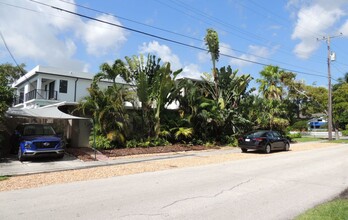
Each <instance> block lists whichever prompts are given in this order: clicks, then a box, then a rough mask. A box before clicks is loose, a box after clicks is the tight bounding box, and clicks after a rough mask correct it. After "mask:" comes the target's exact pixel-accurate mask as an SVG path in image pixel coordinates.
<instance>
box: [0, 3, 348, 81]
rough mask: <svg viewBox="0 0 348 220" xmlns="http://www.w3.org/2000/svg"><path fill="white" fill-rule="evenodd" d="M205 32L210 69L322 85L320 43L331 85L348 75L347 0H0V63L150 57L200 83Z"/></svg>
mask: <svg viewBox="0 0 348 220" xmlns="http://www.w3.org/2000/svg"><path fill="white" fill-rule="evenodd" d="M208 28H212V29H214V30H215V31H216V32H217V33H218V35H219V43H220V58H219V61H218V63H217V67H219V68H220V67H223V66H228V65H230V66H231V67H232V69H233V70H238V74H250V75H251V76H252V77H253V78H254V79H258V78H260V74H259V73H260V71H262V69H263V68H264V67H265V66H266V65H276V66H279V67H280V68H282V69H285V70H288V71H292V72H294V73H296V75H297V76H296V80H299V81H304V82H305V83H306V84H308V85H317V86H327V85H328V78H327V76H328V65H327V57H328V48H327V38H328V37H330V46H331V50H332V52H334V53H335V54H336V60H335V61H332V62H331V68H330V70H331V75H332V83H336V82H337V81H336V80H337V79H338V78H339V77H343V75H344V74H345V73H346V72H348V54H347V51H348V41H347V40H348V0H333V1H327V0H277V1H275V0H263V1H257V0H215V1H211V0H113V1H105V0H99V1H96V0H95V1H92V0H75V1H74V0H45V1H44V0H32V1H30V0H0V31H1V35H2V38H1V39H0V63H1V64H2V63H11V64H14V65H15V61H14V59H15V60H16V62H17V63H19V64H21V63H24V64H25V65H26V70H27V71H29V70H31V69H32V68H34V67H35V66H37V65H43V66H50V67H56V68H62V69H65V70H70V71H85V72H90V73H92V74H95V73H97V72H99V66H100V65H101V64H102V63H104V62H108V63H112V62H113V61H114V60H116V59H122V60H123V61H125V57H126V56H129V57H131V56H134V55H136V56H139V55H140V54H143V55H145V56H147V55H148V54H153V55H156V57H159V58H161V62H162V64H163V63H164V62H170V64H171V68H172V69H173V70H177V69H180V68H182V69H183V71H182V73H181V77H189V78H200V76H201V74H202V73H205V72H207V73H210V72H211V69H212V63H211V60H210V55H209V54H208V53H207V51H206V49H207V48H206V45H205V42H204V37H205V35H206V31H207V29H208ZM5 43H6V44H5ZM10 53H11V54H10ZM11 55H12V57H13V58H12V57H11ZM253 83H254V84H255V83H256V82H255V80H254V81H253Z"/></svg>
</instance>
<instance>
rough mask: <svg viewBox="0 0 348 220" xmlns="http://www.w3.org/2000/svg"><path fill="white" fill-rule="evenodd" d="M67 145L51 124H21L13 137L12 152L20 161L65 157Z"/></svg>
mask: <svg viewBox="0 0 348 220" xmlns="http://www.w3.org/2000/svg"><path fill="white" fill-rule="evenodd" d="M64 147H65V143H64V140H63V139H62V137H60V136H59V135H57V134H56V132H55V131H54V129H53V128H52V126H51V125H49V124H32V123H25V124H19V125H18V126H17V127H16V129H15V131H14V134H13V135H12V151H17V153H18V160H20V161H22V160H25V159H29V158H37V157H46V156H54V157H57V158H63V157H64V153H65V150H64Z"/></svg>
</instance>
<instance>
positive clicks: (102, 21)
mask: <svg viewBox="0 0 348 220" xmlns="http://www.w3.org/2000/svg"><path fill="white" fill-rule="evenodd" d="M29 1H31V2H34V3H36V4H40V5H44V6H46V7H50V8H53V9H56V10H58V11H62V12H66V13H69V14H72V15H76V16H79V17H82V18H85V19H89V20H93V21H96V22H100V23H104V24H108V25H111V26H115V27H118V28H122V29H125V30H128V31H132V32H135V33H138V34H142V35H146V36H149V37H153V38H157V39H160V40H163V41H167V42H171V43H174V44H178V45H181V46H185V47H189V48H193V49H197V50H200V51H205V52H209V51H208V50H207V49H205V48H201V47H197V46H193V45H190V44H187V43H183V42H180V41H177V40H173V39H169V38H166V37H162V36H158V35H155V34H151V33H147V32H144V31H140V30H137V29H134V28H129V27H125V26H122V25H118V24H115V23H112V22H108V21H104V20H101V19H97V18H93V17H90V16H87V15H84V14H80V13H77V12H73V11H69V10H66V9H63V8H60V7H56V6H53V5H49V4H46V3H42V2H38V1H35V0H29ZM220 55H221V56H225V57H229V58H233V59H237V60H240V61H244V62H248V63H253V64H257V65H261V66H268V65H269V64H265V63H261V62H257V61H252V60H248V59H243V58H240V57H236V56H232V55H229V54H224V53H220ZM281 69H283V70H285V71H291V72H295V73H299V74H305V75H311V76H318V77H323V78H327V77H326V76H324V75H320V74H314V73H307V72H303V71H297V70H292V69H288V68H281Z"/></svg>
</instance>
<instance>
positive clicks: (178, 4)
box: [154, 0, 322, 63]
mask: <svg viewBox="0 0 348 220" xmlns="http://www.w3.org/2000/svg"><path fill="white" fill-rule="evenodd" d="M154 1H156V2H159V3H162V4H163V5H168V3H163V2H162V1H161V0H154ZM170 1H171V2H172V3H173V4H175V5H177V6H179V7H183V8H184V9H187V10H189V11H191V12H193V13H196V14H198V15H200V16H202V17H204V18H206V19H207V20H211V21H213V22H216V23H218V24H220V25H222V26H224V27H228V28H231V27H232V28H233V29H234V30H237V31H238V32H239V33H242V34H245V35H253V36H254V37H256V38H258V39H260V42H261V41H263V42H269V39H265V38H263V37H261V36H259V35H256V34H254V33H250V32H247V31H245V30H243V29H241V28H238V27H237V26H235V25H232V24H230V23H227V22H225V21H222V20H221V19H219V18H216V17H214V16H211V15H209V14H207V13H204V12H201V11H200V10H198V9H197V8H195V7H193V6H191V5H188V4H187V3H184V2H183V1H180V0H175V1H174V0H170ZM166 2H167V1H166ZM237 4H239V5H240V6H242V7H244V8H246V9H248V10H251V11H253V12H256V13H257V14H260V13H259V12H258V11H256V10H253V9H252V8H250V7H248V6H246V5H245V4H242V3H241V1H239V2H238V3H237ZM171 8H173V7H171ZM177 11H179V12H182V11H181V10H178V9H177ZM183 13H184V12H183ZM185 14H187V13H185ZM260 15H261V14H260ZM261 16H262V15H261ZM263 17H264V16H263ZM199 20H200V21H201V19H199ZM276 22H277V21H276ZM278 23H279V22H278ZM222 30H224V29H222ZM224 31H226V30H224ZM226 32H228V31H226ZM228 33H230V32H228ZM233 35H235V33H233ZM237 37H238V36H237ZM239 38H241V39H244V40H246V41H250V42H253V43H260V42H255V41H254V40H250V39H247V38H245V37H239ZM313 39H315V38H314V37H313ZM271 43H272V45H276V44H274V42H271ZM261 45H262V46H266V45H264V44H263V43H261ZM266 47H268V45H267V46H266ZM290 50H291V49H289V48H284V49H283V48H280V49H279V51H280V52H281V53H283V54H287V55H292V54H290V53H289V51H290ZM308 62H313V63H322V61H319V60H317V61H314V60H309V61H308Z"/></svg>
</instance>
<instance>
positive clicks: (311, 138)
mask: <svg viewBox="0 0 348 220" xmlns="http://www.w3.org/2000/svg"><path fill="white" fill-rule="evenodd" d="M291 140H292V141H296V142H310V141H321V140H322V139H321V138H315V137H300V138H292V139H291Z"/></svg>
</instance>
